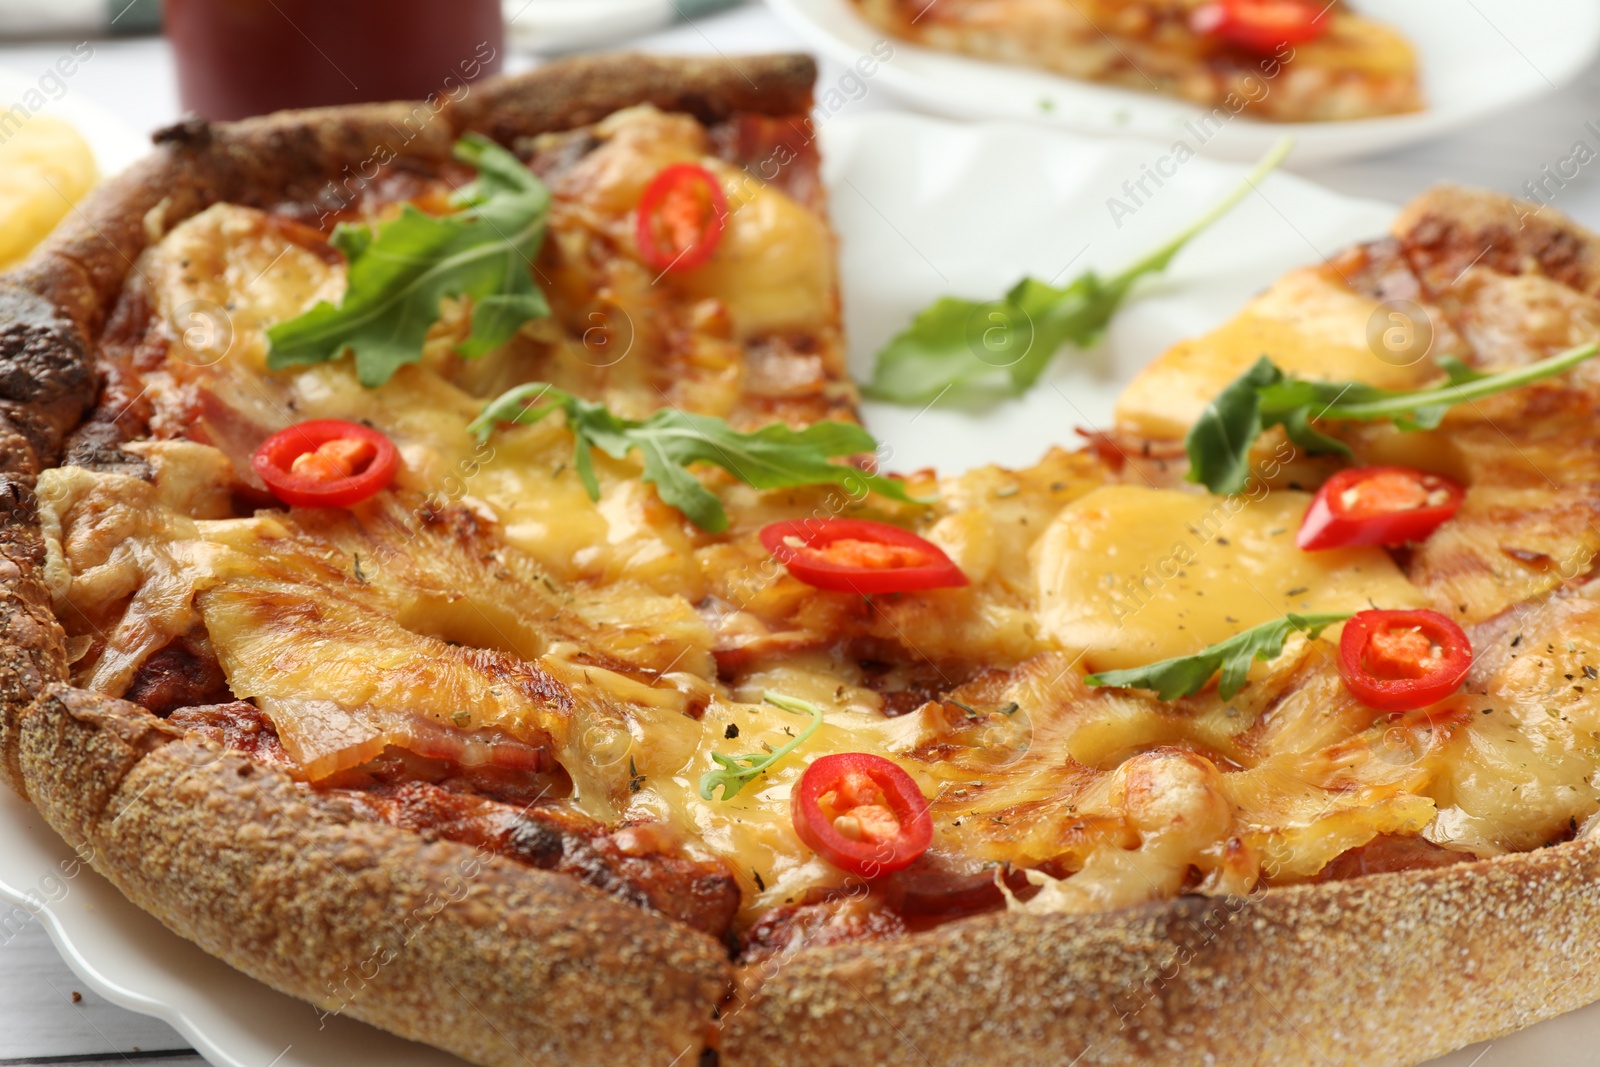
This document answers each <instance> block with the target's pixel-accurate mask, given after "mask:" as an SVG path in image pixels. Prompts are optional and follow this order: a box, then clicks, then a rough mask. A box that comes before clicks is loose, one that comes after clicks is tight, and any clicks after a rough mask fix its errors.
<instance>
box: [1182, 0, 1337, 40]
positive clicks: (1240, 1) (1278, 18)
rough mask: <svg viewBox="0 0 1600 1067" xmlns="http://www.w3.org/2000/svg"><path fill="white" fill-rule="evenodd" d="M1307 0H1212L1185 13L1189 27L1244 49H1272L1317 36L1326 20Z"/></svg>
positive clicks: (1323, 27)
mask: <svg viewBox="0 0 1600 1067" xmlns="http://www.w3.org/2000/svg"><path fill="white" fill-rule="evenodd" d="M1322 11H1323V8H1322V7H1321V6H1320V5H1319V4H1316V3H1308V2H1307V0H1213V2H1212V3H1209V4H1202V5H1201V6H1199V7H1197V8H1195V9H1194V11H1193V12H1192V13H1191V14H1190V15H1189V29H1191V30H1193V31H1194V32H1195V33H1197V34H1199V35H1200V36H1202V37H1216V38H1218V39H1219V40H1223V41H1226V42H1228V43H1229V44H1231V45H1236V46H1237V47H1239V48H1243V49H1244V50H1245V51H1248V52H1264V53H1270V52H1276V51H1277V50H1278V49H1279V48H1281V47H1283V46H1284V45H1295V44H1304V43H1305V42H1307V41H1311V40H1315V39H1316V38H1318V37H1321V36H1322V35H1323V34H1324V33H1326V32H1327V30H1328V23H1329V20H1328V19H1327V18H1324V17H1323V15H1322Z"/></svg>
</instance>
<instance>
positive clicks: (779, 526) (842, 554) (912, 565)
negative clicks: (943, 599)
mask: <svg viewBox="0 0 1600 1067" xmlns="http://www.w3.org/2000/svg"><path fill="white" fill-rule="evenodd" d="M761 543H762V544H763V545H765V546H766V548H767V551H768V552H771V553H772V556H773V558H774V559H776V560H777V561H778V562H779V563H782V564H783V565H784V566H785V567H787V568H788V569H789V573H790V574H792V575H794V576H795V577H796V578H798V579H800V580H801V581H802V582H805V583H806V584H807V585H809V586H813V587H815V588H817V589H832V590H835V591H837V592H841V593H909V592H911V591H913V590H917V589H947V588H951V587H954V586H961V585H967V584H969V583H968V581H967V576H966V575H965V574H962V573H961V568H960V567H957V566H956V565H955V563H954V562H952V561H951V559H950V557H949V556H947V555H945V554H944V552H943V551H941V550H940V548H939V546H938V545H936V544H934V543H933V542H932V541H927V540H924V539H923V538H921V537H918V536H917V535H916V534H914V533H912V532H911V531H910V530H902V529H901V528H900V527H898V526H891V525H889V524H888V523H886V522H872V521H871V520H868V519H795V520H792V521H789V522H775V523H772V524H771V525H769V526H766V527H764V528H763V529H762V531H761Z"/></svg>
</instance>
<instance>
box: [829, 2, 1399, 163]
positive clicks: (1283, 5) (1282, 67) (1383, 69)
mask: <svg viewBox="0 0 1600 1067" xmlns="http://www.w3.org/2000/svg"><path fill="white" fill-rule="evenodd" d="M854 3H855V7H856V9H857V10H858V11H859V12H860V13H861V15H862V16H863V17H864V18H865V19H866V20H867V21H868V22H870V23H872V24H873V25H874V26H876V27H877V28H878V29H880V30H883V31H884V32H885V33H888V34H891V35H893V36H894V37H897V38H900V39H902V40H907V41H912V42H914V43H916V44H920V45H924V46H926V47H928V48H936V49H940V50H942V51H948V52H960V53H962V54H965V55H969V56H975V57H977V58H979V59H987V60H993V61H995V62H999V63H1012V64H1019V65H1022V66H1029V67H1038V68H1041V69H1043V70H1048V71H1052V72H1054V73H1056V74H1062V75H1065V76H1066V77H1069V78H1080V79H1084V80H1086V81H1095V82H1103V83H1105V84H1108V85H1114V86H1118V87H1121V88H1124V89H1136V90H1139V91H1141V92H1158V93H1164V94H1166V95H1168V96H1176V97H1179V98H1181V99H1183V100H1187V101H1189V102H1191V103H1194V104H1198V105H1199V106H1200V107H1202V108H1205V109H1206V110H1207V112H1209V114H1208V115H1206V116H1203V117H1202V118H1201V119H1199V120H1196V121H1197V122H1198V123H1199V125H1198V126H1196V127H1195V130H1194V131H1193V132H1195V133H1196V136H1198V137H1199V138H1200V140H1201V141H1202V142H1204V141H1205V140H1208V139H1209V138H1210V137H1211V136H1213V135H1214V134H1215V133H1216V131H1217V130H1218V129H1219V128H1220V126H1221V123H1224V122H1226V121H1227V120H1228V119H1231V118H1232V117H1233V116H1235V115H1238V114H1241V113H1244V114H1248V115H1250V116H1252V117H1254V118H1259V119H1266V120H1270V121H1275V122H1330V121H1342V120H1348V119H1364V118H1373V117H1376V116H1380V115H1398V114H1404V113H1406V112H1410V111H1418V110H1421V108H1422V107H1423V97H1422V89H1421V85H1420V83H1419V80H1418V73H1417V57H1416V54H1415V52H1414V51H1413V50H1412V47H1411V45H1410V44H1409V43H1408V42H1407V41H1406V39H1405V38H1404V37H1403V36H1402V35H1401V34H1400V33H1399V32H1397V31H1396V30H1395V29H1393V28H1392V27H1390V26H1387V25H1384V24H1383V23H1381V22H1377V21H1374V20H1372V19H1368V18H1364V17H1362V16H1360V15H1357V14H1355V13H1354V12H1352V11H1351V10H1350V9H1349V7H1348V6H1347V5H1345V4H1344V3H1343V2H1341V0H1333V2H1332V3H1328V4H1321V3H1314V2H1312V0H933V2H931V3H930V2H927V0H854ZM1041 106H1042V107H1044V106H1051V105H1048V102H1046V103H1044V104H1041Z"/></svg>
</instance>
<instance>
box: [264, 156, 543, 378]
mask: <svg viewBox="0 0 1600 1067" xmlns="http://www.w3.org/2000/svg"><path fill="white" fill-rule="evenodd" d="M455 156H456V158H457V159H459V160H461V161H462V162H463V163H468V164H471V165H472V166H474V167H476V168H477V170H478V178H477V180H476V181H474V182H473V183H472V184H471V185H469V186H467V187H466V188H464V189H462V190H461V191H460V192H459V193H457V194H456V197H455V203H456V204H457V205H458V206H459V207H460V210H458V211H456V212H453V213H452V214H449V215H441V216H434V215H428V214H426V213H424V212H422V211H419V210H418V209H417V208H416V207H415V206H413V205H411V204H406V205H405V206H404V207H402V208H401V211H400V216H399V218H396V219H393V220H391V221H389V222H384V223H380V224H379V225H378V228H377V231H376V232H374V231H373V230H372V229H370V228H369V227H367V226H364V225H352V224H349V223H340V224H339V225H338V226H337V227H336V228H335V229H334V231H333V236H332V237H331V238H330V242H331V243H332V245H333V247H335V248H337V249H338V250H339V251H340V252H342V253H344V256H345V259H346V260H348V261H349V264H350V270H349V281H348V283H347V285H346V288H345V294H344V298H343V299H342V300H341V301H340V302H339V306H338V307H335V306H334V305H332V304H330V303H328V302H327V301H326V300H324V301H321V302H319V303H318V304H317V306H316V307H313V308H312V309H311V310H310V311H307V312H305V313H304V314H302V315H298V316H296V317H295V318H292V319H290V320H288V321H287V322H280V323H279V324H278V325H276V326H274V327H272V328H271V329H270V330H268V331H267V341H268V346H269V347H268V355H267V366H268V367H270V368H271V369H273V370H282V369H283V368H284V367H289V366H294V365H297V364H311V363H326V362H328V361H330V360H334V359H338V358H339V357H340V356H342V355H344V354H345V353H346V352H353V353H355V360H356V377H357V378H358V379H359V380H360V382H361V384H362V385H364V386H366V387H367V388H369V389H375V388H377V387H378V386H380V385H382V384H383V383H384V382H386V381H388V380H389V378H390V376H392V375H393V374H394V372H395V371H396V370H398V369H400V368H401V367H402V366H404V365H405V364H407V363H415V362H416V361H417V360H419V359H421V358H422V343H423V340H424V339H425V338H426V337H427V334H428V328H429V327H431V326H432V325H433V324H434V322H436V321H437V320H438V318H439V314H440V311H439V301H440V300H441V299H443V298H444V297H471V298H472V333H471V335H470V336H469V337H468V338H467V340H466V342H465V343H463V344H462V345H461V346H460V348H459V349H458V351H459V352H460V353H461V354H462V355H463V356H466V357H467V358H469V359H470V358H472V357H475V356H481V355H483V354H484V353H485V352H488V351H489V350H490V349H493V348H495V347H496V346H498V345H501V344H504V343H505V342H506V341H507V340H508V339H509V338H510V337H511V335H512V334H514V333H516V331H517V328H518V327H520V326H521V325H522V324H523V323H524V322H527V321H528V320H529V319H533V318H542V317H544V316H546V315H548V314H550V308H549V306H548V305H547V304H546V303H545V299H544V294H543V293H541V292H540V291H539V287H538V286H537V285H535V284H534V281H533V275H532V273H531V271H530V268H529V265H530V264H531V263H532V262H533V257H534V256H535V255H536V254H537V253H538V251H539V246H540V245H541V244H542V243H543V242H544V229H545V216H546V214H547V212H548V209H549V206H550V193H549V191H548V190H546V189H545V187H544V183H543V182H541V181H540V180H539V179H538V178H536V177H535V176H534V175H533V173H532V172H531V171H529V170H528V168H527V167H524V166H523V165H522V163H521V162H520V161H518V159H517V157H516V156H514V155H512V154H511V153H510V152H507V151H506V150H505V149H504V148H501V147H500V146H499V145H497V144H495V143H494V142H493V141H491V140H489V139H488V138H487V137H483V136H481V135H479V134H475V133H469V134H467V135H466V136H465V137H463V138H462V139H461V140H460V141H458V142H456V146H455Z"/></svg>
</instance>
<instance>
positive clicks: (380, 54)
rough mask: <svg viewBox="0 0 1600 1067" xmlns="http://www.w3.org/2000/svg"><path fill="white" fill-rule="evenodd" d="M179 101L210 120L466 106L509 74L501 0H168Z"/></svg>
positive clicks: (168, 21) (168, 32) (167, 12)
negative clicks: (481, 84) (429, 102)
mask: <svg viewBox="0 0 1600 1067" xmlns="http://www.w3.org/2000/svg"><path fill="white" fill-rule="evenodd" d="M164 18H165V22H166V28H167V36H168V38H169V39H170V40H171V42H172V46H173V49H174V51H175V52H176V54H177V62H178V95H179V97H180V99H181V101H182V104H183V107H184V108H185V109H186V110H192V111H196V112H198V113H199V114H200V115H202V116H204V117H205V118H208V119H217V120H221V119H238V118H244V117H245V116H248V115H261V114H265V113H267V112H269V111H277V110H280V109H282V108H300V107H320V106H323V105H328V104H352V103H359V102H363V101H373V100H421V99H424V98H427V97H429V96H432V95H434V94H438V95H442V96H446V97H449V98H451V99H461V98H462V97H464V96H465V95H466V93H467V92H468V84H467V83H469V82H471V81H473V80H475V79H477V78H481V77H483V76H485V75H488V74H493V73H495V72H497V71H498V70H499V69H500V63H501V55H502V53H503V52H504V51H505V25H504V21H503V17H502V14H501V9H500V0H383V2H382V3H378V2H375V0H338V2H336V3H329V2H328V0H166V7H165V15H164Z"/></svg>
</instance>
